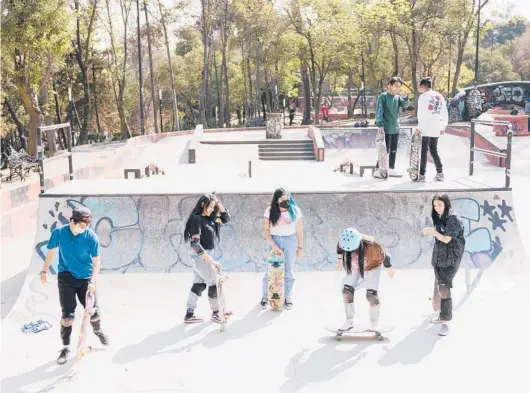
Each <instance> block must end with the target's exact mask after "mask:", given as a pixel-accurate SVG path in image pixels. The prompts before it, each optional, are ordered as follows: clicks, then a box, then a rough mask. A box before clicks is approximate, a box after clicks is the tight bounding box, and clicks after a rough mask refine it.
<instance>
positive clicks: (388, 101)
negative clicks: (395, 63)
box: [374, 76, 410, 179]
mask: <svg viewBox="0 0 530 393" xmlns="http://www.w3.org/2000/svg"><path fill="white" fill-rule="evenodd" d="M402 87H403V81H402V80H401V78H400V77H398V76H394V77H392V78H391V79H390V81H389V82H388V87H387V91H386V92H384V93H382V94H381V95H380V96H379V98H378V99H377V104H376V115H375V125H376V126H377V127H379V128H383V129H384V130H385V144H386V151H387V153H388V154H389V161H388V168H389V170H388V175H389V176H394V177H401V175H400V174H399V173H398V172H397V171H396V170H395V165H396V154H397V149H398V142H399V108H403V109H406V108H408V107H409V105H410V101H409V98H408V96H407V94H406V93H404V92H403V90H402ZM376 168H377V170H376V171H375V172H374V177H376V178H378V179H382V178H383V177H382V176H381V173H380V172H379V160H378V161H377V164H376Z"/></svg>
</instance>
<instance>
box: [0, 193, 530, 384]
mask: <svg viewBox="0 0 530 393" xmlns="http://www.w3.org/2000/svg"><path fill="white" fill-rule="evenodd" d="M138 184H140V183H138ZM142 184H143V183H142ZM74 186H75V185H74ZM73 189H75V187H73V188H72V189H70V190H69V191H68V192H64V193H59V192H56V193H55V194H45V195H43V196H42V197H41V198H40V201H39V202H40V204H39V223H38V229H37V236H36V245H35V248H34V252H33V257H32V261H31V266H30V272H29V275H28V277H27V279H26V282H25V284H24V288H23V290H22V293H21V295H20V297H19V299H18V301H17V303H16V305H15V307H14V308H13V310H12V312H11V313H10V314H9V316H8V317H7V318H6V319H5V320H4V322H3V323H2V335H3V345H2V356H3V364H4V366H3V367H2V369H3V373H2V375H3V376H2V378H3V379H2V391H5V392H45V391H53V392H69V391H73V390H75V391H94V390H95V389H99V390H100V391H102V392H120V393H121V392H154V391H168V392H197V393H202V392H205V391H209V390H211V389H217V390H218V389H219V387H220V386H222V387H223V388H222V389H223V390H225V389H226V391H234V392H239V391H241V392H243V391H252V392H260V393H261V392H263V393H271V392H280V393H294V392H303V393H312V392H323V391H331V390H332V389H335V390H338V389H340V388H341V387H342V388H343V387H344V386H346V385H348V384H351V383H352V381H353V380H355V381H357V382H356V385H355V386H356V388H357V389H362V390H365V391H367V390H368V389H371V391H374V392H376V391H391V389H393V388H395V387H396V386H403V387H405V386H406V390H407V391H408V392H420V391H421V392H423V391H425V389H428V390H429V391H434V392H442V391H446V388H447V387H446V386H445V385H444V386H442V385H443V384H441V385H440V386H437V385H435V386H434V387H433V383H435V381H438V380H439V378H440V372H441V370H442V369H443V370H444V371H443V373H448V375H451V378H455V381H456V380H460V382H458V383H457V385H458V388H459V389H474V390H477V389H487V391H490V389H491V390H493V389H501V388H502V389H510V388H512V390H513V391H518V389H519V387H520V386H523V384H524V383H525V381H526V379H525V369H524V368H525V367H526V366H525V362H521V361H520V359H521V357H522V356H524V355H525V354H526V353H527V351H528V350H529V349H530V348H529V345H528V340H524V339H522V340H521V339H520V338H519V336H518V335H516V334H511V332H515V331H516V328H518V327H524V326H527V325H526V324H527V323H528V316H527V313H525V312H521V311H522V310H525V309H526V308H527V301H528V299H529V298H530V291H529V289H528V288H529V287H530V286H529V285H528V279H529V274H528V270H527V265H526V258H525V256H524V253H523V252H522V245H521V240H520V237H519V233H518V227H517V221H516V217H515V214H514V206H513V200H512V194H511V190H510V189H481V190H474V189H467V190H447V192H448V193H449V195H450V197H451V199H452V201H453V203H454V208H455V210H456V211H457V213H458V214H460V215H461V216H462V218H463V219H464V222H465V230H466V255H465V261H464V263H463V265H462V268H461V270H460V272H459V274H458V275H457V278H456V280H455V288H454V290H453V300H454V309H455V310H454V311H455V320H454V322H453V323H452V325H451V329H452V331H451V334H450V335H449V336H447V337H445V338H443V339H442V338H440V337H439V336H437V334H436V333H437V329H438V326H433V325H430V324H429V319H430V316H431V315H430V313H431V311H432V309H431V306H430V301H429V297H430V296H432V285H433V276H432V272H431V268H430V256H431V252H432V239H428V238H425V237H423V236H422V233H421V230H422V229H423V228H424V227H425V226H427V225H429V221H430V218H429V217H430V209H431V208H430V206H431V199H432V197H433V195H434V194H435V191H429V190H423V191H407V192H405V191H401V192H400V191H394V190H388V191H386V192H385V191H377V192H344V191H341V192H335V193H318V192H316V193H302V192H300V193H296V192H295V193H294V197H295V200H296V201H297V203H298V204H299V206H300V208H301V209H302V212H303V214H304V229H305V248H304V256H303V257H302V258H300V260H299V261H298V262H297V264H296V267H295V270H296V284H295V293H294V298H293V301H294V304H295V307H294V309H293V310H291V311H285V312H273V311H270V310H261V309H260V308H259V305H258V302H259V299H260V285H261V281H262V272H263V271H264V260H263V257H264V254H265V240H264V238H263V235H262V234H261V220H262V216H263V212H264V211H265V208H266V207H267V205H268V204H269V203H270V198H271V195H270V193H255V194H245V193H232V194H230V193H222V194H221V195H222V199H223V203H224V205H225V206H226V207H227V208H228V209H229V210H230V212H231V214H232V217H233V220H232V222H231V223H230V224H228V225H227V226H226V227H224V228H223V229H222V235H221V236H222V241H221V244H220V247H219V248H218V250H216V256H217V257H218V258H219V259H220V260H221V262H222V264H223V266H224V269H225V270H226V271H228V272H229V281H228V283H227V284H226V296H227V301H228V304H229V308H230V309H232V310H233V311H234V316H233V317H232V318H231V320H230V322H229V325H228V327H227V330H226V331H225V332H224V333H220V332H219V329H218V325H215V324H212V323H211V322H209V321H208V317H209V312H210V311H209V309H208V302H207V299H206V296H203V297H202V299H201V300H200V302H199V308H198V310H197V314H198V315H200V316H202V317H204V318H205V319H206V320H207V322H204V323H202V324H199V325H185V324H183V322H182V319H183V316H184V313H185V304H186V298H187V295H188V290H189V287H190V285H191V279H192V275H191V272H190V268H189V260H188V255H187V254H188V246H187V245H186V244H184V243H183V239H182V231H183V228H184V225H185V221H186V219H187V216H188V214H189V212H190V211H191V209H192V207H193V206H194V204H195V202H196V200H197V198H198V194H186V195H169V194H156V192H157V191H156V190H153V191H151V192H149V190H145V191H143V192H142V193H131V194H129V195H120V194H106V195H98V194H93V195H89V194H86V193H85V194H83V195H75V193H73V192H71V191H72V190H73ZM79 205H84V206H88V207H89V208H90V209H91V210H92V212H93V214H94V221H93V228H94V229H95V230H96V232H97V234H98V236H99V238H100V241H101V244H102V250H103V251H102V261H103V269H104V272H103V274H102V275H101V278H100V280H99V282H98V293H99V294H100V301H101V308H102V324H103V325H102V326H103V327H104V329H105V330H106V331H107V333H108V334H109V335H110V337H111V345H110V346H109V347H102V346H101V345H100V344H99V342H98V341H97V339H96V338H95V336H93V335H92V333H91V332H89V342H90V343H91V345H93V346H94V350H93V351H91V352H90V353H89V354H88V355H87V357H86V358H85V359H83V361H82V363H80V365H79V366H78V367H77V368H75V369H74V368H72V363H71V362H69V363H67V365H65V366H57V365H56V363H55V359H56V357H57V355H58V350H59V349H60V346H61V341H60V334H59V317H60V308H59V302H58V295H57V285H56V276H55V275H53V274H52V275H50V278H49V281H50V282H49V283H47V284H44V285H43V284H41V283H40V282H39V277H38V275H37V274H38V272H39V271H40V270H41V268H42V264H43V258H44V256H45V252H46V243H47V241H48V239H49V236H50V232H51V230H53V228H55V227H56V226H58V225H62V224H65V223H67V222H68V218H69V217H70V213H71V209H72V208H73V207H75V206H79ZM347 226H356V227H357V228H359V229H360V230H361V231H362V232H365V233H367V234H371V235H373V236H375V237H376V238H377V239H378V240H379V241H381V242H382V243H383V245H384V246H385V247H386V248H387V249H388V250H389V251H390V253H391V255H392V261H393V264H394V265H395V266H396V268H397V269H396V270H397V274H396V277H395V278H394V280H390V279H389V278H388V277H387V276H386V274H383V277H382V280H381V285H380V299H381V304H382V324H392V325H396V329H395V330H394V331H392V332H390V333H388V334H387V336H388V338H387V339H386V340H385V341H384V342H383V343H377V342H376V341H372V340H363V339H361V340H354V339H351V340H345V341H344V342H342V343H336V342H335V341H334V340H333V337H332V336H331V335H330V334H329V333H328V332H326V331H325V329H324V327H325V326H331V327H336V326H338V324H340V323H341V322H342V319H343V308H342V300H341V299H342V297H341V293H340V282H341V274H342V273H341V272H339V271H338V269H337V266H336V260H335V245H336V242H337V238H338V235H339V233H340V231H341V230H342V229H343V228H345V227H347ZM52 268H53V269H56V262H54V264H53V265H52ZM177 272H178V273H180V274H169V273H177ZM356 304H358V306H357V314H356V321H358V324H365V323H366V321H367V320H368V305H367V302H366V300H365V299H364V293H362V292H361V293H359V294H356ZM77 312H78V314H77V319H76V323H75V325H74V331H73V335H72V344H73V347H75V345H76V343H77V337H78V329H79V321H80V319H81V318H80V317H81V312H82V310H81V308H80V307H78V310H77ZM37 319H46V320H48V321H50V322H52V323H53V324H54V326H53V328H52V329H51V330H48V331H44V332H41V333H38V334H30V335H25V334H23V333H21V332H20V328H21V326H22V324H23V323H25V322H30V321H35V320H37ZM89 330H90V329H89ZM501 337H502V338H501ZM464 354H465V356H464ZM501 365H502V366H501ZM405 366H414V367H405ZM499 367H502V370H503V373H502V376H501V375H499ZM204 370H208V371H207V372H206V373H205V371H204ZM360 375H362V378H360V377H359V376H360ZM382 375H385V378H381V376H382ZM470 375H473V378H470ZM455 386H456V385H455Z"/></svg>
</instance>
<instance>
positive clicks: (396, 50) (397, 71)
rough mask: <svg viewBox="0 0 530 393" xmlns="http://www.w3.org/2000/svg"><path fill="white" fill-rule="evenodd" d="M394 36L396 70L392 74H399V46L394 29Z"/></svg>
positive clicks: (392, 35) (392, 34) (393, 46)
mask: <svg viewBox="0 0 530 393" xmlns="http://www.w3.org/2000/svg"><path fill="white" fill-rule="evenodd" d="M391 37H392V49H393V55H394V56H393V57H394V71H393V72H392V76H397V75H399V47H398V42H397V37H396V34H395V33H394V29H392V33H391Z"/></svg>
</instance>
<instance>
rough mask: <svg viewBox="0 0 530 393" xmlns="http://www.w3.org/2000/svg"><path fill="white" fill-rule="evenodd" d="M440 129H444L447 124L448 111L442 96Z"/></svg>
mask: <svg viewBox="0 0 530 393" xmlns="http://www.w3.org/2000/svg"><path fill="white" fill-rule="evenodd" d="M440 122H441V124H440V130H442V131H444V130H445V128H446V127H447V125H448V124H449V112H448V111H447V102H446V101H445V98H443V97H442V111H441V112H440Z"/></svg>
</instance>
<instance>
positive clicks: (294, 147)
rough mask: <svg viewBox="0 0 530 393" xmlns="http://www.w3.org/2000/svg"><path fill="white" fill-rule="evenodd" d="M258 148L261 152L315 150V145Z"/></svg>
mask: <svg viewBox="0 0 530 393" xmlns="http://www.w3.org/2000/svg"><path fill="white" fill-rule="evenodd" d="M258 150H259V151H260V152H261V151H262V152H269V151H313V145H311V146H283V145H282V146H262V145H260V146H258Z"/></svg>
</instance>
